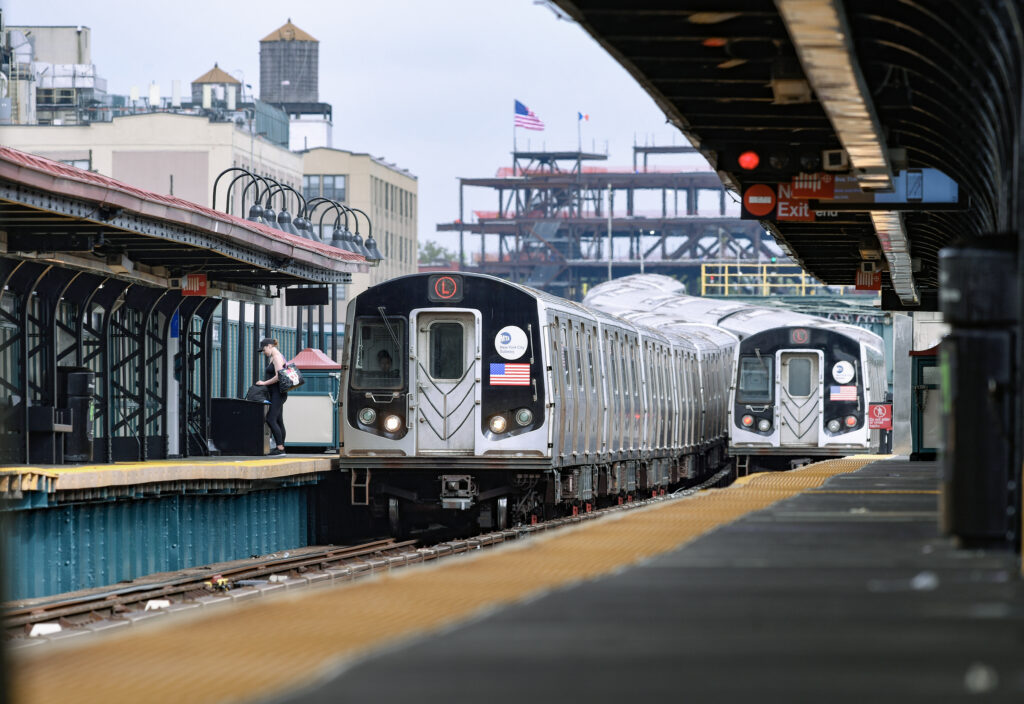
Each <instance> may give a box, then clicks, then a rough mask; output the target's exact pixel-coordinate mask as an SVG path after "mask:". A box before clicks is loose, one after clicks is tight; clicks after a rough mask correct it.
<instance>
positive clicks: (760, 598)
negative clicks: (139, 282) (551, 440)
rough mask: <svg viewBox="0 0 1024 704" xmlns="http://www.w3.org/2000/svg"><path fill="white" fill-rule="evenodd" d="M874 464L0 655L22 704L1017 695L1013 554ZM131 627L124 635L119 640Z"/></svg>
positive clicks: (1023, 596) (783, 477) (1018, 588)
mask: <svg viewBox="0 0 1024 704" xmlns="http://www.w3.org/2000/svg"><path fill="white" fill-rule="evenodd" d="M877 459H878V458H877V457H873V456H861V457H855V458H847V459H844V460H831V461H826V462H820V463H816V464H814V465H810V466H808V467H805V468H802V469H799V470H794V471H791V472H785V473H773V474H761V475H754V476H751V477H749V478H744V479H743V480H742V481H740V482H737V483H736V484H734V485H733V486H732V487H729V488H726V489H718V490H709V491H704V492H700V493H699V494H697V495H694V496H690V497H686V498H682V499H677V500H670V501H665V502H661V503H658V504H655V505H652V506H650V507H645V508H641V509H638V510H635V511H629V512H624V513H621V514H613V515H611V516H609V517H607V518H605V519H601V520H596V521H587V522H585V523H583V524H581V525H580V526H578V527H575V528H570V529H565V530H560V531H557V532H554V533H551V534H547V535H544V536H542V537H539V538H536V539H532V540H529V541H524V542H523V543H519V544H511V545H508V546H505V547H501V548H497V549H494V550H491V551H486V552H482V553H479V554H476V555H473V556H469V557H465V558H461V559H457V560H449V561H446V562H442V563H439V564H437V565H435V566H430V567H420V568H407V569H405V570H402V571H399V572H397V573H395V574H393V575H386V576H383V577H380V578H377V579H373V580H367V581H364V582H360V583H356V584H353V585H349V586H344V587H341V588H331V589H319V590H311V591H308V592H305V593H302V594H292V595H289V596H288V597H286V598H281V599H278V598H270V599H264V600H259V601H258V602H253V603H249V604H246V603H242V604H238V605H237V606H232V607H225V608H224V609H221V610H219V612H216V613H214V612H210V613H209V614H207V615H205V616H202V617H195V618H189V619H187V620H185V621H182V622H174V621H173V620H171V619H167V620H164V623H163V624H161V626H160V627H154V628H139V629H137V630H136V629H121V634H119V635H113V636H110V637H109V638H96V639H91V638H90V639H76V640H78V641H79V643H78V644H76V643H75V642H74V641H70V642H69V643H67V646H66V647H54V648H51V647H43V648H28V649H25V651H24V652H20V651H19V652H15V653H13V657H12V658H11V672H12V676H13V684H14V688H13V691H14V694H15V695H16V696H17V700H18V701H23V702H50V701H62V700H63V699H62V698H63V697H64V696H65V695H66V694H67V692H69V691H75V692H76V693H77V694H78V695H79V700H80V701H83V702H85V701H97V702H99V701H104V702H107V701H127V700H145V701H153V702H157V701H168V702H170V701H179V700H181V699H183V698H187V699H188V700H189V701H192V702H216V701H226V700H231V701H287V702H333V701H339V700H340V701H371V700H372V701H416V702H450V701H464V700H467V699H469V698H471V697H474V698H475V697H486V698H487V699H488V700H493V701H497V702H513V701H515V702H520V701H522V700H523V699H524V698H526V699H531V700H539V701H556V700H561V701H579V700H587V701H597V702H619V703H621V702H622V701H623V700H624V699H626V698H633V699H636V698H637V697H639V698H641V699H643V700H656V699H655V698H662V697H663V698H665V700H669V699H671V700H678V699H680V698H683V697H685V698H687V699H692V700H694V701H749V700H752V699H754V698H757V699H761V700H765V699H766V700H768V701H778V700H780V699H782V698H783V697H785V698H786V699H787V700H791V701H824V700H828V701H851V702H852V701H858V702H860V701H864V700H865V699H867V698H869V697H870V698H871V699H873V700H885V701H890V700H891V701H897V700H898V701H923V700H927V701H961V700H963V699H964V698H965V697H967V696H969V695H978V696H977V700H978V701H1020V700H1021V698H1022V696H1024V661H1022V660H1021V658H1020V635H1019V634H1020V633H1021V632H1022V630H1024V582H1022V581H1021V579H1020V576H1019V561H1018V558H1017V557H1016V556H1015V555H1013V554H1010V553H1002V552H986V551H980V550H971V551H965V550H958V549H956V547H955V546H954V545H953V543H952V541H950V540H949V539H947V538H944V537H942V536H940V535H939V533H938V521H937V510H938V509H937V507H938V476H937V469H936V466H935V464H934V463H910V462H908V461H905V460H902V459H889V460H884V461H876V460H877ZM129 630H131V631H134V632H131V633H129V632H128V631H129Z"/></svg>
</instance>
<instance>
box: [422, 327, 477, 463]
mask: <svg viewBox="0 0 1024 704" xmlns="http://www.w3.org/2000/svg"><path fill="white" fill-rule="evenodd" d="M415 326H416V353H415V359H414V361H413V364H414V365H415V370H414V371H413V378H414V379H415V380H416V402H415V404H416V414H415V420H414V424H415V426H414V427H415V432H416V450H417V452H420V453H424V454H431V453H435V454H453V455H466V454H469V455H471V454H473V451H474V449H475V447H474V446H475V441H476V428H477V427H478V426H479V424H480V421H479V418H478V417H477V415H478V411H477V409H478V408H479V407H480V406H479V405H478V404H477V401H478V400H479V399H478V396H479V386H478V385H477V383H476V380H477V378H478V377H479V376H480V373H479V371H478V370H477V365H478V364H479V358H480V354H479V351H480V344H479V333H478V330H479V322H478V321H477V319H476V315H475V314H474V313H472V312H454V311H453V312H449V311H431V312H421V313H418V314H417V315H416V318H415Z"/></svg>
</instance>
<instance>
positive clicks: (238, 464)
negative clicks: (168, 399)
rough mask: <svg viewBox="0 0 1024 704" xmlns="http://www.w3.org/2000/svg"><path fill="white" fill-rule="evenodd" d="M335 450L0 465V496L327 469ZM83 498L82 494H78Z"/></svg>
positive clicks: (244, 478)
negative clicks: (307, 453) (134, 460)
mask: <svg viewBox="0 0 1024 704" xmlns="http://www.w3.org/2000/svg"><path fill="white" fill-rule="evenodd" d="M335 459H337V455H325V454H318V455H312V454H310V455H303V454H298V453H289V454H287V455H277V456H267V457H189V458H187V459H182V460H153V461H149V462H116V463H114V464H81V465H39V466H34V465H32V466H22V465H15V466H11V465H8V466H0V499H5V498H6V499H12V498H13V499H16V498H20V497H21V496H22V494H23V492H27V491H33V492H41V493H44V494H57V493H60V492H82V491H88V490H91V489H111V488H115V487H136V486H141V485H159V484H167V483H174V482H211V481H212V482H217V481H262V480H269V479H280V478H282V477H290V476H296V475H303V474H314V473H317V472H327V471H330V469H331V467H332V463H333V461H334V460H335ZM76 498H85V497H76Z"/></svg>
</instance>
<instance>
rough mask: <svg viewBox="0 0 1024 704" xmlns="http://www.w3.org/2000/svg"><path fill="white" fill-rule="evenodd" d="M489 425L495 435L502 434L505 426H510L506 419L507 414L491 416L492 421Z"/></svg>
mask: <svg viewBox="0 0 1024 704" xmlns="http://www.w3.org/2000/svg"><path fill="white" fill-rule="evenodd" d="M487 426H488V427H489V428H490V429H491V432H492V433H494V434H495V435H500V434H501V433H504V432H505V428H507V427H508V421H507V420H505V416H491V420H490V422H488V423H487Z"/></svg>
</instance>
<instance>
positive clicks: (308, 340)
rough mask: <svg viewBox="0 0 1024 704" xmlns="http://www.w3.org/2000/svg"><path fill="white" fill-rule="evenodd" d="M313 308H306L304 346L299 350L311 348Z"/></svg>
mask: <svg viewBox="0 0 1024 704" xmlns="http://www.w3.org/2000/svg"><path fill="white" fill-rule="evenodd" d="M313 333H314V330H313V306H306V344H305V345H303V346H302V347H300V348H299V349H305V348H306V347H313V346H314V344H313V337H314V335H313Z"/></svg>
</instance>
